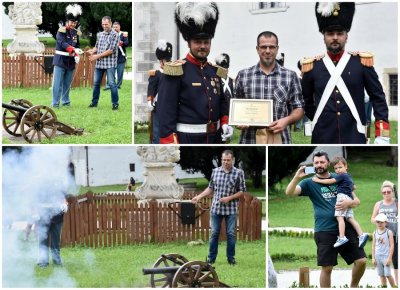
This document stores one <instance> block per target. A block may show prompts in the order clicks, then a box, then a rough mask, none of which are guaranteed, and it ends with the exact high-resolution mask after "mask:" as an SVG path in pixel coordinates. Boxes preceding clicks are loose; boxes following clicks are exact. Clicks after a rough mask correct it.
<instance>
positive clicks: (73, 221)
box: [61, 192, 262, 247]
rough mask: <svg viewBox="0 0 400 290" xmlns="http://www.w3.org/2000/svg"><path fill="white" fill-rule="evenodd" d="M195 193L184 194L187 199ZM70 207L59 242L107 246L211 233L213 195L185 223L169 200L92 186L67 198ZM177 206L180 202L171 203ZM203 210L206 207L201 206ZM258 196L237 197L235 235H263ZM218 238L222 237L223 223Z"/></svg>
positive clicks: (188, 238)
mask: <svg viewBox="0 0 400 290" xmlns="http://www.w3.org/2000/svg"><path fill="white" fill-rule="evenodd" d="M194 195H195V194H194V193H191V194H186V193H185V195H184V199H191V198H192V197H193V196H194ZM68 202H69V205H70V209H69V211H68V213H67V214H65V215H64V225H63V230H62V237H61V241H62V246H74V245H83V246H88V247H111V246H117V245H127V244H142V243H165V242H172V241H193V240H198V239H202V240H203V241H207V240H208V239H209V237H210V211H209V210H204V209H209V208H210V207H211V198H206V199H203V200H202V204H201V208H200V207H196V216H197V215H199V217H198V218H197V219H196V223H195V224H194V225H183V224H182V222H181V219H180V217H179V216H178V215H177V214H176V213H175V212H174V211H173V210H171V209H170V208H169V207H168V205H167V204H165V203H158V202H157V201H150V202H148V203H140V202H139V200H137V199H135V197H134V196H133V195H129V194H127V195H123V194H115V195H114V194H109V195H95V194H93V193H91V192H88V193H86V194H85V195H83V196H79V197H72V198H69V200H68ZM170 206H171V207H172V208H173V209H174V210H175V211H176V212H178V213H179V212H180V207H179V204H177V203H174V204H171V205H170ZM203 210H204V212H203ZM261 218H262V202H261V201H260V200H259V199H257V198H255V197H253V196H252V195H251V194H249V193H245V195H244V196H243V197H242V198H241V199H240V202H239V212H238V224H237V239H240V240H260V239H261ZM222 229H223V230H222V232H221V237H220V238H221V240H225V239H226V233H225V226H224V224H223V225H222Z"/></svg>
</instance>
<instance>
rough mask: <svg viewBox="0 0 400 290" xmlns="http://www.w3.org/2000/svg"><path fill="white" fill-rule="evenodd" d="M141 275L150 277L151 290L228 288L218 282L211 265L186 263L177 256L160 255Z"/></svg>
mask: <svg viewBox="0 0 400 290" xmlns="http://www.w3.org/2000/svg"><path fill="white" fill-rule="evenodd" d="M143 274H144V275H150V286H151V287H152V288H178V287H179V288H181V287H183V288H230V287H229V286H228V285H226V284H224V283H222V282H221V281H219V279H218V275H217V273H216V272H215V269H214V267H213V266H212V265H211V264H208V263H207V262H203V261H188V260H187V259H186V258H185V257H184V256H181V255H179V254H165V255H161V256H160V258H158V260H157V261H156V262H155V263H154V265H153V268H149V269H143Z"/></svg>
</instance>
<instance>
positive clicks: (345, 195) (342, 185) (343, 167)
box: [312, 156, 368, 248]
mask: <svg viewBox="0 0 400 290" xmlns="http://www.w3.org/2000/svg"><path fill="white" fill-rule="evenodd" d="M332 164H333V168H334V169H335V172H336V174H337V175H336V177H335V178H328V179H319V178H318V176H314V177H313V179H312V180H313V181H314V182H317V183H321V184H326V185H330V184H334V183H336V185H337V196H336V205H337V204H338V203H339V202H341V201H343V200H345V199H353V189H354V183H353V180H352V179H351V176H350V174H348V173H347V161H346V159H344V158H343V157H340V156H336V157H335V158H333V160H332ZM335 217H336V219H337V221H338V224H339V236H338V239H337V241H336V243H335V244H334V245H333V246H334V247H335V248H337V247H339V246H341V245H343V244H345V243H347V242H348V241H349V239H348V238H347V237H346V236H345V234H344V232H345V223H344V218H346V219H347V221H348V222H349V223H350V224H351V225H352V226H353V228H354V230H355V231H356V232H357V235H358V247H360V248H362V247H364V246H365V244H366V243H367V241H368V234H365V233H363V231H362V229H361V226H360V225H359V223H358V222H357V221H356V220H355V219H354V214H353V210H352V209H351V208H348V209H346V210H335Z"/></svg>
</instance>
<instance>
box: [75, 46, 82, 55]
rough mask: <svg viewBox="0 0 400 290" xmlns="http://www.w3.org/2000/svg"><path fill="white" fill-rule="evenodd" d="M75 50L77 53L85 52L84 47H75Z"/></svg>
mask: <svg viewBox="0 0 400 290" xmlns="http://www.w3.org/2000/svg"><path fill="white" fill-rule="evenodd" d="M74 51H75V53H77V54H83V50H82V49H80V48H77V47H76V48H74Z"/></svg>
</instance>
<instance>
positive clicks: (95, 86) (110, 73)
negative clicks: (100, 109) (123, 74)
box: [92, 67, 119, 105]
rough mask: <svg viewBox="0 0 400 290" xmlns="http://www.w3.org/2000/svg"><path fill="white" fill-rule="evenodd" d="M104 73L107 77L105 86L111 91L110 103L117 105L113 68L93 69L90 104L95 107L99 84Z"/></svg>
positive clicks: (116, 88) (97, 100)
mask: <svg viewBox="0 0 400 290" xmlns="http://www.w3.org/2000/svg"><path fill="white" fill-rule="evenodd" d="M104 73H106V75H107V84H108V85H109V87H110V90H111V102H112V104H113V105H118V100H119V97H118V87H117V84H116V83H115V68H114V67H111V68H107V69H101V68H95V69H94V82H93V97H92V104H94V105H97V103H98V102H99V98H100V84H101V80H102V78H103V75H104Z"/></svg>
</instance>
